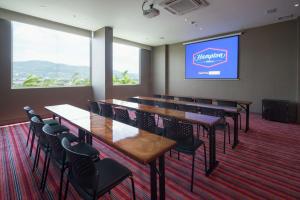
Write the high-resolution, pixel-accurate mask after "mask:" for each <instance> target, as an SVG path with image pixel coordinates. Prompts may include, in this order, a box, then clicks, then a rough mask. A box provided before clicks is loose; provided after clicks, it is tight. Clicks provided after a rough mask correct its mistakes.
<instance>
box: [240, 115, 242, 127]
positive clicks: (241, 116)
mask: <svg viewBox="0 0 300 200" xmlns="http://www.w3.org/2000/svg"><path fill="white" fill-rule="evenodd" d="M239 120H240V130H242V115H241V114H239Z"/></svg>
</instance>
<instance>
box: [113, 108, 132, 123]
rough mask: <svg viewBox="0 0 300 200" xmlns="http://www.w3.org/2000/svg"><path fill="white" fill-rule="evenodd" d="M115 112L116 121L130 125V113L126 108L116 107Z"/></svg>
mask: <svg viewBox="0 0 300 200" xmlns="http://www.w3.org/2000/svg"><path fill="white" fill-rule="evenodd" d="M114 112H115V118H114V119H115V120H117V121H120V122H123V123H125V124H128V123H129V120H130V118H129V113H128V110H127V109H126V108H122V107H114Z"/></svg>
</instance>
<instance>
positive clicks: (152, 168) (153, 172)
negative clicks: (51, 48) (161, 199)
mask: <svg viewBox="0 0 300 200" xmlns="http://www.w3.org/2000/svg"><path fill="white" fill-rule="evenodd" d="M150 186H151V200H157V182H156V160H154V161H152V162H151V163H150Z"/></svg>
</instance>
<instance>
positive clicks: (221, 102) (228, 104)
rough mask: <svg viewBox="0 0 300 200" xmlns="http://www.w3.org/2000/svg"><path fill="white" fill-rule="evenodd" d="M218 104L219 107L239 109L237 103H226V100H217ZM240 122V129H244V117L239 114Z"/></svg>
mask: <svg viewBox="0 0 300 200" xmlns="http://www.w3.org/2000/svg"><path fill="white" fill-rule="evenodd" d="M217 104H218V105H219V106H228V107H235V108H236V107H238V104H237V102H235V101H225V100H217ZM238 117H239V122H240V129H242V116H241V114H240V113H238Z"/></svg>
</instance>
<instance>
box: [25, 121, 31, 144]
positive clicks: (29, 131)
mask: <svg viewBox="0 0 300 200" xmlns="http://www.w3.org/2000/svg"><path fill="white" fill-rule="evenodd" d="M30 133H31V123H30V124H29V130H28V136H27V141H26V147H27V146H28V142H29V138H30Z"/></svg>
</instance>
